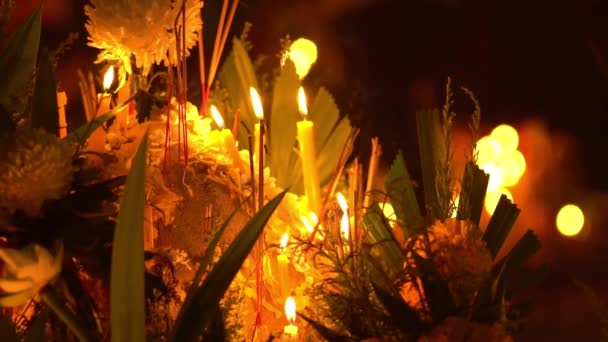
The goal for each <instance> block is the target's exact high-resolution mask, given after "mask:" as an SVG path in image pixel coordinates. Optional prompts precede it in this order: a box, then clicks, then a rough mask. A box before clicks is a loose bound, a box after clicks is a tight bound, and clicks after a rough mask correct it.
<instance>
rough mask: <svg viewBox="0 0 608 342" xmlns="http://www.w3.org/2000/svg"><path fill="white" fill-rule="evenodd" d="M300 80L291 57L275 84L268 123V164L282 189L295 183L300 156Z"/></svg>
mask: <svg viewBox="0 0 608 342" xmlns="http://www.w3.org/2000/svg"><path fill="white" fill-rule="evenodd" d="M299 87H300V79H299V78H298V74H296V68H295V66H294V65H293V63H292V62H291V60H288V61H286V62H285V65H284V66H283V68H282V70H281V74H280V75H279V77H278V78H277V79H276V81H275V83H274V88H273V92H272V110H271V113H272V114H271V116H270V120H269V122H268V137H269V139H268V140H269V144H268V147H269V156H268V165H269V166H270V171H271V174H272V176H274V177H275V178H276V179H277V185H278V186H279V187H280V188H283V189H284V188H287V187H290V186H292V185H293V184H292V183H293V178H292V172H293V170H294V168H293V165H294V164H295V162H296V160H297V159H298V156H297V154H296V153H295V149H294V147H295V145H296V133H297V132H296V131H297V130H296V124H297V122H298V121H299V120H300V115H299V110H298V101H297V98H298V88H299Z"/></svg>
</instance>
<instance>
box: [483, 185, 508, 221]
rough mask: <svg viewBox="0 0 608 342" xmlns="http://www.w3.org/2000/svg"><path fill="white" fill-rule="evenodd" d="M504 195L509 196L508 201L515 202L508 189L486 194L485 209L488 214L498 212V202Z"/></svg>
mask: <svg viewBox="0 0 608 342" xmlns="http://www.w3.org/2000/svg"><path fill="white" fill-rule="evenodd" d="M502 195H505V196H507V198H508V199H510V200H511V201H513V195H512V194H511V192H510V191H509V190H508V189H505V188H500V189H498V190H496V191H488V193H486V198H485V201H484V208H485V209H486V212H487V213H488V214H490V215H492V214H493V213H494V210H496V206H497V205H498V201H499V200H500V197H501V196H502Z"/></svg>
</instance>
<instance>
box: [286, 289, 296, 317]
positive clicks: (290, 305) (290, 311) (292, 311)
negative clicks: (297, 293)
mask: <svg viewBox="0 0 608 342" xmlns="http://www.w3.org/2000/svg"><path fill="white" fill-rule="evenodd" d="M285 317H286V318H287V321H288V322H289V323H294V322H295V321H296V300H295V299H293V297H291V296H289V297H287V300H285Z"/></svg>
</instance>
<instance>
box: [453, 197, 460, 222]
mask: <svg viewBox="0 0 608 342" xmlns="http://www.w3.org/2000/svg"><path fill="white" fill-rule="evenodd" d="M459 204H460V195H456V198H454V208H453V210H454V211H452V216H451V217H452V218H456V216H458V205H459Z"/></svg>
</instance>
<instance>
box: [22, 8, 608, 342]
mask: <svg viewBox="0 0 608 342" xmlns="http://www.w3.org/2000/svg"><path fill="white" fill-rule="evenodd" d="M39 2H40V1H39V0H36V1H30V0H19V1H17V3H18V9H17V11H16V13H15V21H20V20H22V19H23V18H24V17H25V16H26V15H27V14H29V12H31V10H32V9H33V8H34V7H35V6H36V5H37V4H38V3H39ZM83 4H84V2H82V1H78V0H56V1H46V7H45V11H44V15H43V31H44V32H43V38H42V40H43V41H42V44H43V45H44V46H47V47H49V48H53V47H55V46H56V45H57V43H58V42H60V41H61V40H62V39H64V38H65V37H66V36H67V34H68V33H69V32H79V33H80V39H79V40H78V41H77V42H76V44H75V45H74V46H73V48H72V50H71V51H70V52H69V53H68V54H67V55H66V56H65V57H64V58H63V59H62V60H61V61H60V64H59V69H58V78H59V80H60V82H61V84H62V86H63V87H64V88H65V89H66V90H67V92H68V97H69V98H70V99H75V101H71V102H70V104H69V106H73V108H76V109H74V110H72V111H71V112H72V113H76V114H78V113H81V112H82V110H80V109H77V107H78V106H80V104H79V103H78V101H79V93H78V88H77V80H76V76H75V73H74V70H75V69H76V68H83V69H84V70H86V69H88V68H92V61H93V60H94V58H95V55H96V51H95V50H93V49H91V48H88V47H87V46H86V31H85V30H84V22H85V17H84V14H83V10H82V7H83ZM220 4H221V2H220V1H207V2H206V4H205V8H204V22H205V25H206V30H208V31H205V34H206V38H207V39H208V41H206V44H207V47H206V49H207V51H211V39H212V37H214V36H215V33H214V32H213V28H214V27H215V26H216V25H217V24H216V22H217V16H219V15H218V14H219V6H220ZM245 21H250V22H252V23H253V30H252V32H251V39H252V42H253V44H254V51H253V53H254V54H266V55H274V54H276V52H277V50H278V49H279V47H280V45H279V39H280V38H282V37H284V36H285V35H286V34H289V35H290V36H291V37H292V38H298V37H301V36H302V37H307V38H310V39H312V40H314V41H315V42H316V43H317V45H318V47H319V60H318V62H317V64H316V65H315V66H314V67H313V69H312V70H311V73H310V75H309V76H308V78H307V79H306V80H305V85H306V86H308V87H312V88H314V87H317V86H319V85H321V84H322V85H325V86H327V87H328V88H329V89H330V90H331V91H332V93H333V94H334V95H335V96H336V101H337V103H338V105H339V106H340V108H341V109H342V111H343V112H344V113H346V114H347V115H349V117H350V118H351V120H352V121H353V123H354V124H355V125H357V126H359V127H360V128H361V135H360V141H359V142H358V144H357V151H356V152H357V153H360V155H361V157H362V158H363V159H366V158H367V156H368V155H369V150H370V148H369V143H368V141H369V139H370V138H371V137H373V136H378V137H380V140H381V142H382V144H383V148H384V154H383V161H384V163H385V164H388V162H390V160H391V159H392V158H393V157H394V154H395V152H396V151H397V150H398V149H401V150H403V151H404V154H405V156H406V159H407V161H408V166H409V168H410V169H411V173H412V176H413V177H415V178H417V179H420V170H419V165H417V164H416V161H417V160H418V151H417V144H416V142H417V137H416V130H415V127H416V126H415V116H414V114H415V112H416V110H421V109H428V108H433V107H437V106H439V105H441V104H442V103H443V98H444V96H445V95H444V94H445V93H444V90H445V82H446V79H447V77H448V76H450V77H452V79H453V82H454V86H455V87H460V86H466V87H467V88H469V89H471V90H473V92H474V93H475V95H476V96H477V98H478V99H479V100H480V102H481V106H482V124H483V127H482V132H481V133H482V134H488V133H489V131H490V130H491V128H492V127H494V126H496V125H497V124H499V123H509V124H511V125H513V126H515V127H516V128H518V129H519V128H520V127H525V126H526V125H528V124H529V123H530V122H535V123H537V124H540V125H541V126H542V127H543V128H544V129H545V131H546V132H548V134H549V136H550V137H551V139H550V141H551V142H555V144H556V145H555V146H556V151H557V149H558V146H561V147H560V151H562V152H561V153H562V154H563V155H564V156H563V158H561V159H560V162H559V163H553V164H550V165H549V164H548V166H547V169H549V171H547V173H546V175H545V176H544V181H543V182H542V183H539V184H537V185H535V186H537V187H538V188H539V192H540V193H542V194H543V195H542V196H544V197H540V198H541V201H545V202H546V203H551V204H552V203H553V201H555V206H556V207H555V208H554V209H551V210H557V209H558V208H559V205H560V203H562V202H559V201H557V200H556V199H563V200H564V201H567V200H569V199H570V198H572V200H577V201H579V202H580V203H583V205H586V208H589V209H588V210H589V211H586V213H587V214H588V219H589V223H588V224H587V226H586V227H585V229H586V230H587V231H586V233H585V234H581V235H582V236H581V237H578V238H576V239H566V238H562V237H560V236H559V235H558V233H557V232H556V231H555V228H554V226H551V221H550V220H551V219H552V218H550V219H549V221H543V222H549V223H548V224H544V226H545V227H542V226H543V224H541V226H540V227H539V226H537V225H535V226H534V228H535V229H539V230H540V231H541V233H539V235H540V236H541V240H542V241H543V250H544V251H545V252H544V254H542V255H543V256H546V261H548V263H549V266H550V269H551V272H550V274H549V275H548V277H547V279H546V280H545V281H544V282H543V284H541V288H540V289H538V292H537V295H536V299H537V301H538V302H537V309H536V310H535V312H534V313H533V314H532V316H531V320H530V323H529V327H528V328H529V329H528V330H527V331H526V332H525V333H524V334H523V335H521V336H518V337H519V339H521V340H539V339H543V340H545V339H546V340H598V339H599V334H600V330H599V324H598V320H597V319H596V318H595V316H593V314H594V311H593V307H592V305H591V303H590V302H589V300H588V297H586V296H585V295H584V293H583V292H582V291H581V290H580V289H578V288H577V287H575V286H574V285H573V284H572V280H573V279H580V280H582V281H584V282H585V283H586V284H588V285H590V286H591V287H592V288H593V289H594V290H595V291H597V293H598V295H599V296H600V298H602V299H603V301H604V303H608V275H607V271H606V270H607V268H608V252H607V251H608V233H607V232H606V227H607V225H608V219H607V214H606V213H608V195H607V194H608V181H607V179H606V178H607V176H608V161H607V158H606V157H607V156H608V153H607V152H606V148H607V147H608V144H607V143H606V136H607V134H608V132H607V129H608V1H605V0H564V1H559V0H553V1H550V0H501V1H489V0H258V1H254V0H243V1H241V5H240V7H239V10H238V11H237V15H236V19H235V23H234V25H233V31H232V33H233V34H239V33H240V31H241V29H242V27H243V23H244V22H245ZM228 49H229V47H227V49H226V51H228ZM194 68H197V67H194ZM193 73H194V71H193ZM196 75H198V70H196ZM197 77H198V76H197ZM456 101H457V103H459V105H458V106H457V107H456V109H457V111H459V112H461V113H459V114H463V116H464V115H465V114H467V113H468V112H469V111H470V110H471V109H472V107H471V105H470V103H469V102H468V101H467V100H466V98H465V97H464V96H463V95H462V94H460V93H458V95H457V97H456ZM195 103H196V102H195ZM76 114H74V115H73V116H71V117H69V118H68V122H69V124H70V125H71V127H75V126H77V125H78V124H80V123H81V122H82V121H83V120H84V116H79V115H76ZM460 122H461V123H462V124H463V126H464V125H465V124H466V119H462V117H461V118H460ZM531 136H532V137H534V135H531ZM521 144H522V145H524V146H522V149H523V150H525V149H526V146H525V145H526V144H528V148H531V147H533V146H532V145H534V144H535V140H534V138H530V139H528V140H525V139H524V138H523V137H522V142H521ZM564 146H566V147H564ZM550 151H551V150H549V152H550ZM563 151H566V152H567V153H564V152H563ZM556 153H557V152H556ZM524 154H525V155H526V153H525V151H524ZM548 160H550V158H548ZM541 163H542V161H541ZM547 163H549V162H547ZM562 204H563V203H562ZM521 207H522V209H523V210H522V212H523V213H522V216H523V215H524V214H525V212H526V210H527V209H526V208H527V206H525V205H523V204H522V205H521ZM584 209H585V208H584ZM549 212H550V213H551V211H549ZM551 215H554V213H552V214H551Z"/></svg>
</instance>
